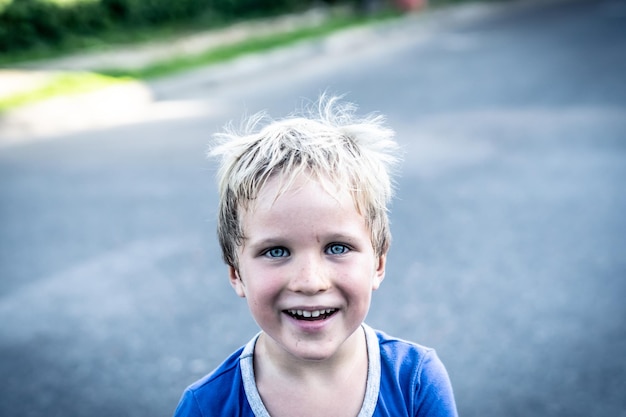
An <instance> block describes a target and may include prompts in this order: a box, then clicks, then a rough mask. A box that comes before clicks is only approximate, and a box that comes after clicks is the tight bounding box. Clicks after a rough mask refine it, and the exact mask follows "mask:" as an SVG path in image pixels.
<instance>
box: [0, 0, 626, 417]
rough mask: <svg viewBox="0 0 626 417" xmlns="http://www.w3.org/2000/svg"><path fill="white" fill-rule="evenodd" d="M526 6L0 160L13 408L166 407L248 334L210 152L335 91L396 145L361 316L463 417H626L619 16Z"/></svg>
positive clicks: (380, 40)
mask: <svg viewBox="0 0 626 417" xmlns="http://www.w3.org/2000/svg"><path fill="white" fill-rule="evenodd" d="M525 4H526V6H524V7H520V6H518V5H516V6H514V7H512V8H509V6H497V7H496V8H495V9H489V7H487V9H489V10H492V11H490V12H488V13H486V12H484V10H487V9H484V8H483V9H474V10H483V11H481V12H480V13H478V12H476V11H474V12H472V13H466V14H464V15H463V18H462V19H461V18H459V19H449V20H447V21H446V20H439V21H438V22H439V23H437V24H431V26H430V27H429V28H428V30H426V29H423V27H422V26H421V23H420V25H410V24H408V23H406V24H405V26H402V25H399V26H394V27H395V28H397V31H395V30H392V27H389V28H388V29H385V30H387V32H385V36H380V37H376V36H375V35H372V37H371V38H369V41H368V42H367V43H366V44H365V45H364V46H362V47H358V48H357V47H354V48H348V49H336V50H326V52H324V53H319V54H316V55H311V56H310V57H308V58H306V59H305V58H304V57H303V58H302V59H298V60H291V61H284V62H282V63H280V64H279V65H275V66H269V67H267V68H265V69H261V68H258V69H257V70H256V71H254V72H253V75H252V74H248V75H246V76H242V77H233V78H223V79H222V80H220V81H211V82H201V81H200V80H202V77H201V73H202V71H199V72H197V73H195V74H193V77H196V76H197V77H198V78H197V79H198V80H199V82H198V83H195V84H194V83H189V84H186V82H188V80H187V79H186V77H176V78H175V79H172V80H171V84H170V83H168V82H164V84H163V85H151V86H150V88H151V92H152V93H153V94H154V95H153V96H152V97H153V98H152V100H154V101H153V102H152V103H151V104H150V107H151V109H152V110H151V113H150V115H149V116H146V117H143V118H137V119H135V120H134V121H129V122H126V123H123V124H116V125H113V126H109V127H101V128H97V129H87V128H85V129H83V130H76V131H75V132H74V133H70V134H57V135H49V136H44V137H42V138H41V140H39V141H34V140H28V141H25V142H21V143H19V144H14V145H12V146H4V147H2V148H0V230H1V231H2V233H1V234H0V277H1V278H2V279H1V280H0V323H2V325H0V373H1V374H2V375H3V376H5V377H4V379H3V386H2V389H1V390H0V415H2V416H4V415H7V416H12V415H18V416H86V415H89V416H95V417H99V416H111V415H115V416H126V415H127V416H137V417H140V416H151V417H153V416H168V415H171V413H172V411H173V409H174V407H175V405H176V402H177V400H178V398H179V396H180V393H181V392H182V389H183V388H184V387H185V386H186V385H187V384H189V383H190V382H192V381H193V380H195V379H196V378H198V377H200V376H201V375H203V374H204V373H206V372H208V371H210V370H211V369H212V368H214V367H215V366H216V365H217V364H218V363H219V361H221V360H222V359H223V358H224V357H225V356H226V355H227V354H229V353H230V352H231V351H232V350H234V349H235V348H237V347H239V346H240V345H242V344H243V343H245V342H246V341H247V340H248V339H249V338H250V337H251V336H252V335H253V334H254V333H255V332H256V331H257V327H256V325H255V324H254V323H253V322H252V320H251V319H250V317H249V314H248V313H247V308H246V306H245V303H244V302H243V301H242V300H240V299H238V298H237V297H236V296H235V294H234V293H233V292H232V289H231V288H230V287H229V284H228V282H227V278H226V274H225V268H224V266H223V264H222V261H221V259H220V256H219V251H218V248H217V242H216V239H215V232H214V231H215V220H214V217H215V212H214V211H215V206H216V190H215V186H214V183H213V176H214V175H213V174H214V171H213V170H214V168H213V166H212V164H211V163H209V162H207V161H206V159H205V155H204V154H205V151H206V148H207V142H208V141H209V138H210V135H211V133H212V132H215V131H216V130H218V129H220V128H221V127H222V126H223V125H224V123H226V122H227V121H229V120H233V119H235V121H236V120H237V119H238V118H239V117H240V116H241V114H242V113H254V112H256V111H258V110H262V109H267V110H268V112H269V113H270V114H272V115H277V116H280V115H284V114H286V113H287V112H289V111H291V110H293V108H294V106H297V105H299V104H300V103H301V102H302V100H304V98H313V97H315V96H316V95H317V94H318V93H319V92H320V91H324V90H329V91H331V92H338V93H346V94H347V98H348V99H350V100H353V101H355V102H356V103H358V104H359V105H360V107H361V111H362V112H369V111H380V112H382V113H383V114H386V115H387V116H388V120H389V124H390V125H391V126H392V127H394V128H395V129H396V130H397V133H398V135H397V137H398V141H399V142H400V143H401V145H402V146H403V148H404V150H405V163H404V165H403V168H402V170H401V176H400V177H399V178H398V187H397V188H398V195H397V198H396V199H395V201H394V204H393V206H392V211H391V216H392V217H391V220H392V232H393V235H394V240H393V243H392V249H391V253H390V255H389V262H388V271H387V277H386V279H385V281H384V282H383V284H382V286H381V288H380V290H378V291H377V292H376V293H375V294H374V299H373V305H372V310H371V312H370V314H369V316H368V319H367V321H368V323H369V324H370V325H372V326H374V327H378V328H381V329H384V330H386V331H387V332H389V333H390V334H393V335H396V336H399V337H403V338H407V339H410V340H415V341H418V342H420V343H423V344H425V345H428V346H432V347H434V348H436V349H437V351H438V353H439V355H440V356H441V358H442V359H443V361H444V363H445V364H446V366H447V369H448V371H449V373H450V375H451V378H452V382H453V385H454V388H455V393H456V397H457V402H458V406H459V411H460V414H461V415H462V416H466V417H473V416H481V417H485V416H503V415H504V416H513V417H516V416H523V417H530V416H537V415H539V416H546V417H557V416H558V417H561V416H563V417H566V416H567V417H570V416H574V417H576V416H580V417H582V416H585V417H586V416H597V417H609V416H610V417H614V416H626V401H625V397H624V395H623V393H624V392H625V391H626V356H625V355H624V354H623V352H624V351H625V350H626V332H625V329H626V322H625V318H626V305H625V304H624V302H623V299H624V294H625V293H626V280H625V279H624V278H625V277H626V255H625V251H624V248H626V218H625V217H624V215H623V213H624V212H625V211H626V198H625V194H624V192H623V188H624V187H623V183H624V179H625V178H626V147H625V145H624V140H623V139H624V137H625V135H626V84H625V83H624V75H623V74H625V73H626V55H625V54H624V53H623V51H624V50H626V30H625V29H626V7H625V3H624V2H622V1H614V0H599V1H592V0H589V1H586V0H580V1H571V2H555V3H550V4H547V5H546V4H542V3H525ZM466 10H467V9H466ZM413 18H414V17H411V18H408V19H413ZM415 18H416V19H418V18H417V17H415ZM405 22H408V21H405ZM190 77H191V75H190ZM172 86H173V87H172Z"/></svg>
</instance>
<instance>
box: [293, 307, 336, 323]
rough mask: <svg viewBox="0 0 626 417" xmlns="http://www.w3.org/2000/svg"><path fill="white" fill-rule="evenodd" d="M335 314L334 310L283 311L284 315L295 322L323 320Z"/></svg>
mask: <svg viewBox="0 0 626 417" xmlns="http://www.w3.org/2000/svg"><path fill="white" fill-rule="evenodd" d="M336 312H337V309H335V308H327V309H323V310H284V313H286V314H288V315H290V316H291V317H293V318H294V319H296V320H308V321H314V320H324V319H327V318H328V317H330V316H332V315H333V314H335V313H336Z"/></svg>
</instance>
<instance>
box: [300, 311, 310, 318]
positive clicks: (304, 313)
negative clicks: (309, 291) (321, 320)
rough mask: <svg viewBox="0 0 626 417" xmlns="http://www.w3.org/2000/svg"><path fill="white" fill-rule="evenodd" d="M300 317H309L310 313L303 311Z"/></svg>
mask: <svg viewBox="0 0 626 417" xmlns="http://www.w3.org/2000/svg"><path fill="white" fill-rule="evenodd" d="M302 315H303V316H304V317H311V312H310V311H306V310H305V311H303V312H302Z"/></svg>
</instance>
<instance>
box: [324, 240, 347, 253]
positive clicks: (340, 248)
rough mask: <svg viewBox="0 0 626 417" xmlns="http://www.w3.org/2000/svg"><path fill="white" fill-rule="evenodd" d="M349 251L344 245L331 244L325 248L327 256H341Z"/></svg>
mask: <svg viewBox="0 0 626 417" xmlns="http://www.w3.org/2000/svg"><path fill="white" fill-rule="evenodd" d="M349 250H350V248H349V247H347V246H346V245H342V244H341V243H333V244H331V245H329V246H328V247H327V248H326V253H327V254H329V255H343V254H344V253H347V252H348V251H349Z"/></svg>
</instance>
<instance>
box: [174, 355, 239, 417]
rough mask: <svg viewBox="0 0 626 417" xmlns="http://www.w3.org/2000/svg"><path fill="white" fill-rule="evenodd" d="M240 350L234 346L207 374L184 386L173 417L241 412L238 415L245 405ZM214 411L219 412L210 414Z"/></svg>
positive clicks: (225, 414) (214, 415)
mask: <svg viewBox="0 0 626 417" xmlns="http://www.w3.org/2000/svg"><path fill="white" fill-rule="evenodd" d="M242 351H243V348H241V349H238V350H237V351H235V352H234V353H233V354H232V355H230V356H229V357H228V358H227V359H226V360H225V361H224V362H222V364H221V365H220V366H218V367H217V368H216V369H215V370H213V371H212V372H211V373H209V374H208V375H206V376H204V377H203V378H201V379H199V380H198V381H196V382H194V383H193V384H191V385H190V386H188V387H187V389H185V391H184V392H183V395H182V397H181V399H180V402H179V403H178V407H177V408H176V412H175V413H174V416H175V417H191V416H193V417H195V416H203V417H207V416H212V417H217V416H222V415H223V416H230V415H244V414H240V413H241V411H242V407H243V406H244V404H247V402H246V401H245V392H244V390H243V384H242V382H241V368H240V365H239V360H240V357H241V353H242ZM218 404H219V406H216V405H218ZM218 410H219V414H214V413H215V412H217V411H218Z"/></svg>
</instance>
